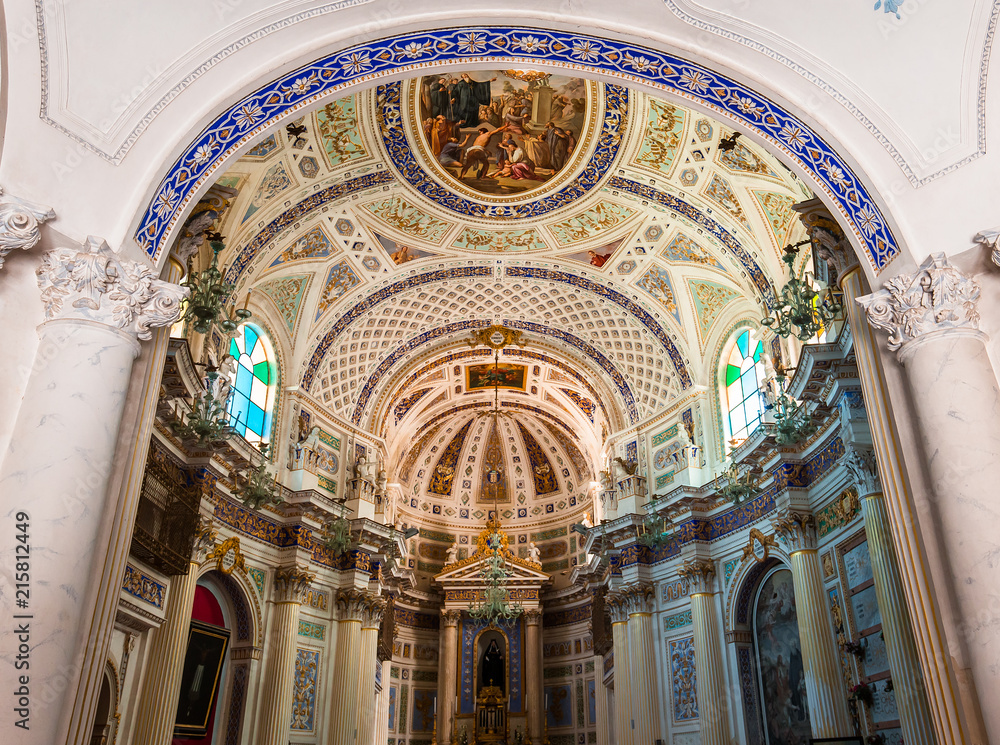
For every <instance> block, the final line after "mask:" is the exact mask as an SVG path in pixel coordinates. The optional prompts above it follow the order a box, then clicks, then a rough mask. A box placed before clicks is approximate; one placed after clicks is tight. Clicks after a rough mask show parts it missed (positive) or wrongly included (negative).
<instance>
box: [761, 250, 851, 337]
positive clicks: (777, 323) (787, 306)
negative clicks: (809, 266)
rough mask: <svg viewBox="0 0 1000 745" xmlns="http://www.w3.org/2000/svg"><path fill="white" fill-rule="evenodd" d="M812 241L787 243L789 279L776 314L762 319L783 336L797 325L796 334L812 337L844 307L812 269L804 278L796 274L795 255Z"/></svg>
mask: <svg viewBox="0 0 1000 745" xmlns="http://www.w3.org/2000/svg"><path fill="white" fill-rule="evenodd" d="M808 243H809V241H808V240H805V241H799V242H798V243H796V244H795V245H790V246H785V255H784V256H783V257H782V261H784V262H785V263H786V264H787V265H788V283H787V284H786V285H785V286H784V287H783V288H781V295H780V297H779V298H778V304H777V307H776V308H775V309H774V316H773V317H772V316H768V317H767V318H762V319H761V323H762V324H764V325H765V326H770V327H773V328H774V331H775V333H777V334H778V335H779V336H782V337H788V336H790V335H791V334H792V327H795V328H796V329H797V330H796V331H795V336H797V337H798V338H799V339H800V340H801V341H808V340H809V339H811V338H813V337H814V336H815V335H816V333H817V332H818V331H821V330H822V329H823V328H824V327H825V326H828V325H829V324H830V322H831V321H832V320H833V319H834V318H836V316H837V314H838V313H840V311H841V309H842V307H843V306H841V304H840V301H839V300H837V298H836V297H835V296H834V294H833V293H832V292H830V290H829V288H825V289H823V288H819V287H818V285H817V283H816V282H815V280H814V279H813V277H812V275H811V274H810V273H809V272H806V273H805V275H804V276H803V278H802V279H799V278H798V277H796V276H795V266H794V264H795V257H796V256H797V255H798V253H799V249H800V248H801V247H802V246H804V245H806V244H808Z"/></svg>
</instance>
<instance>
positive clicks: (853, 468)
mask: <svg viewBox="0 0 1000 745" xmlns="http://www.w3.org/2000/svg"><path fill="white" fill-rule="evenodd" d="M844 465H845V466H846V467H847V470H848V471H850V472H851V476H852V477H853V478H854V484H855V485H856V486H857V487H858V495H859V496H861V497H867V496H869V495H870V494H877V493H880V492H881V491H882V480H881V479H880V478H879V475H878V463H877V462H876V461H875V451H874V450H873V449H872V448H866V447H860V446H858V445H855V444H853V443H846V442H845V443H844Z"/></svg>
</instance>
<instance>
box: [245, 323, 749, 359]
mask: <svg viewBox="0 0 1000 745" xmlns="http://www.w3.org/2000/svg"><path fill="white" fill-rule="evenodd" d="M243 339H244V342H243V343H244V346H243V348H244V349H246V351H247V354H250V353H251V352H253V348H254V347H256V346H257V333H256V332H255V331H254V330H253V329H252V328H250V327H249V326H244V327H243ZM744 356H746V355H744Z"/></svg>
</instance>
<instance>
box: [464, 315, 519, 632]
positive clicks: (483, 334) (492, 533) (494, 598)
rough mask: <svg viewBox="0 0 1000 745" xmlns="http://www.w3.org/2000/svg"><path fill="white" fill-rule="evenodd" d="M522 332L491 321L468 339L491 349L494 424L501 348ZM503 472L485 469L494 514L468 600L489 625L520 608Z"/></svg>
mask: <svg viewBox="0 0 1000 745" xmlns="http://www.w3.org/2000/svg"><path fill="white" fill-rule="evenodd" d="M520 337H521V333H520V332H518V331H511V330H510V329H507V328H504V327H503V326H500V325H497V324H494V325H493V326H490V327H489V328H487V329H484V330H482V331H478V332H476V333H475V334H474V335H473V338H472V339H471V340H470V341H469V345H470V346H473V347H475V346H478V345H480V344H485V345H486V346H488V347H490V348H491V349H492V350H493V372H492V375H490V376H489V377H488V379H489V380H491V381H492V383H493V411H492V412H491V415H492V416H493V426H494V427H496V426H497V419H498V418H499V416H500V350H501V349H503V348H504V347H506V346H507V345H508V344H517V345H518V346H523V343H522V342H521V338H520ZM501 476H502V472H501V471H500V469H499V466H494V467H493V468H491V469H490V470H489V471H488V472H487V473H486V481H487V483H488V484H489V485H490V488H491V489H492V491H493V516H492V517H491V518H490V519H489V520H488V521H487V523H486V528H487V530H486V532H485V533H484V536H485V540H484V536H480V546H479V551H480V553H482V554H483V556H484V557H485V558H484V559H483V565H482V570H481V571H480V574H479V576H480V578H481V579H482V581H483V584H484V588H483V589H482V590H480V591H479V600H478V602H476V603H470V604H469V615H470V616H471V617H472V618H475V619H476V620H478V621H485V622H486V623H487V624H488V625H489V626H499V625H501V624H504V625H509V624H511V623H513V622H514V621H515V620H516V619H517V618H518V617H519V616H520V615H521V614H522V613H523V612H524V607H523V606H522V605H521V604H520V603H516V602H515V603H512V602H511V600H510V591H509V588H508V585H509V584H510V576H511V573H510V567H509V564H508V558H513V554H511V552H510V549H509V548H508V547H507V534H506V533H505V532H504V531H503V525H502V523H501V522H500V509H499V504H498V501H497V490H498V488H499V485H500V479H501Z"/></svg>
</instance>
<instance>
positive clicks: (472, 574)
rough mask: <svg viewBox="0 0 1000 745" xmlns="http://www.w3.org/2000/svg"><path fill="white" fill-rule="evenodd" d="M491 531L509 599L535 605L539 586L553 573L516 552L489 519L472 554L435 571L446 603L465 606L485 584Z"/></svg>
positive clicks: (526, 604)
mask: <svg viewBox="0 0 1000 745" xmlns="http://www.w3.org/2000/svg"><path fill="white" fill-rule="evenodd" d="M493 535H496V536H499V543H500V551H501V553H502V555H503V558H504V562H505V565H506V567H507V571H508V572H509V578H508V580H507V582H506V585H507V588H508V597H509V599H510V600H511V602H517V603H521V604H522V605H524V606H525V607H534V606H537V605H538V602H539V598H540V595H541V590H542V587H543V586H544V585H545V584H546V583H548V582H551V581H552V576H551V575H550V574H548V573H547V572H544V571H542V565H541V564H539V563H538V562H535V561H531V560H530V559H522V558H520V557H518V556H515V555H514V553H513V552H512V551H511V550H510V539H509V538H508V536H507V534H506V533H505V532H504V531H503V529H502V528H501V526H500V525H499V524H494V523H492V522H491V523H488V524H487V527H486V529H485V530H483V532H482V533H480V534H479V538H478V539H477V542H476V550H475V552H474V553H473V554H472V556H470V557H468V558H466V559H461V560H459V561H456V562H453V563H451V564H448V565H446V566H445V568H444V570H443V571H442V572H441V573H440V574H437V575H435V577H434V581H435V582H436V583H437V584H439V585H441V587H442V588H443V589H444V594H445V606H451V607H455V606H458V605H461V606H463V607H465V606H467V605H468V604H469V603H472V602H475V601H476V600H477V599H478V597H479V589H480V588H482V587H484V586H485V582H484V579H483V570H484V569H485V565H486V561H487V559H488V558H489V556H490V554H491V552H492V549H491V548H490V543H489V541H490V537H491V536H493Z"/></svg>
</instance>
